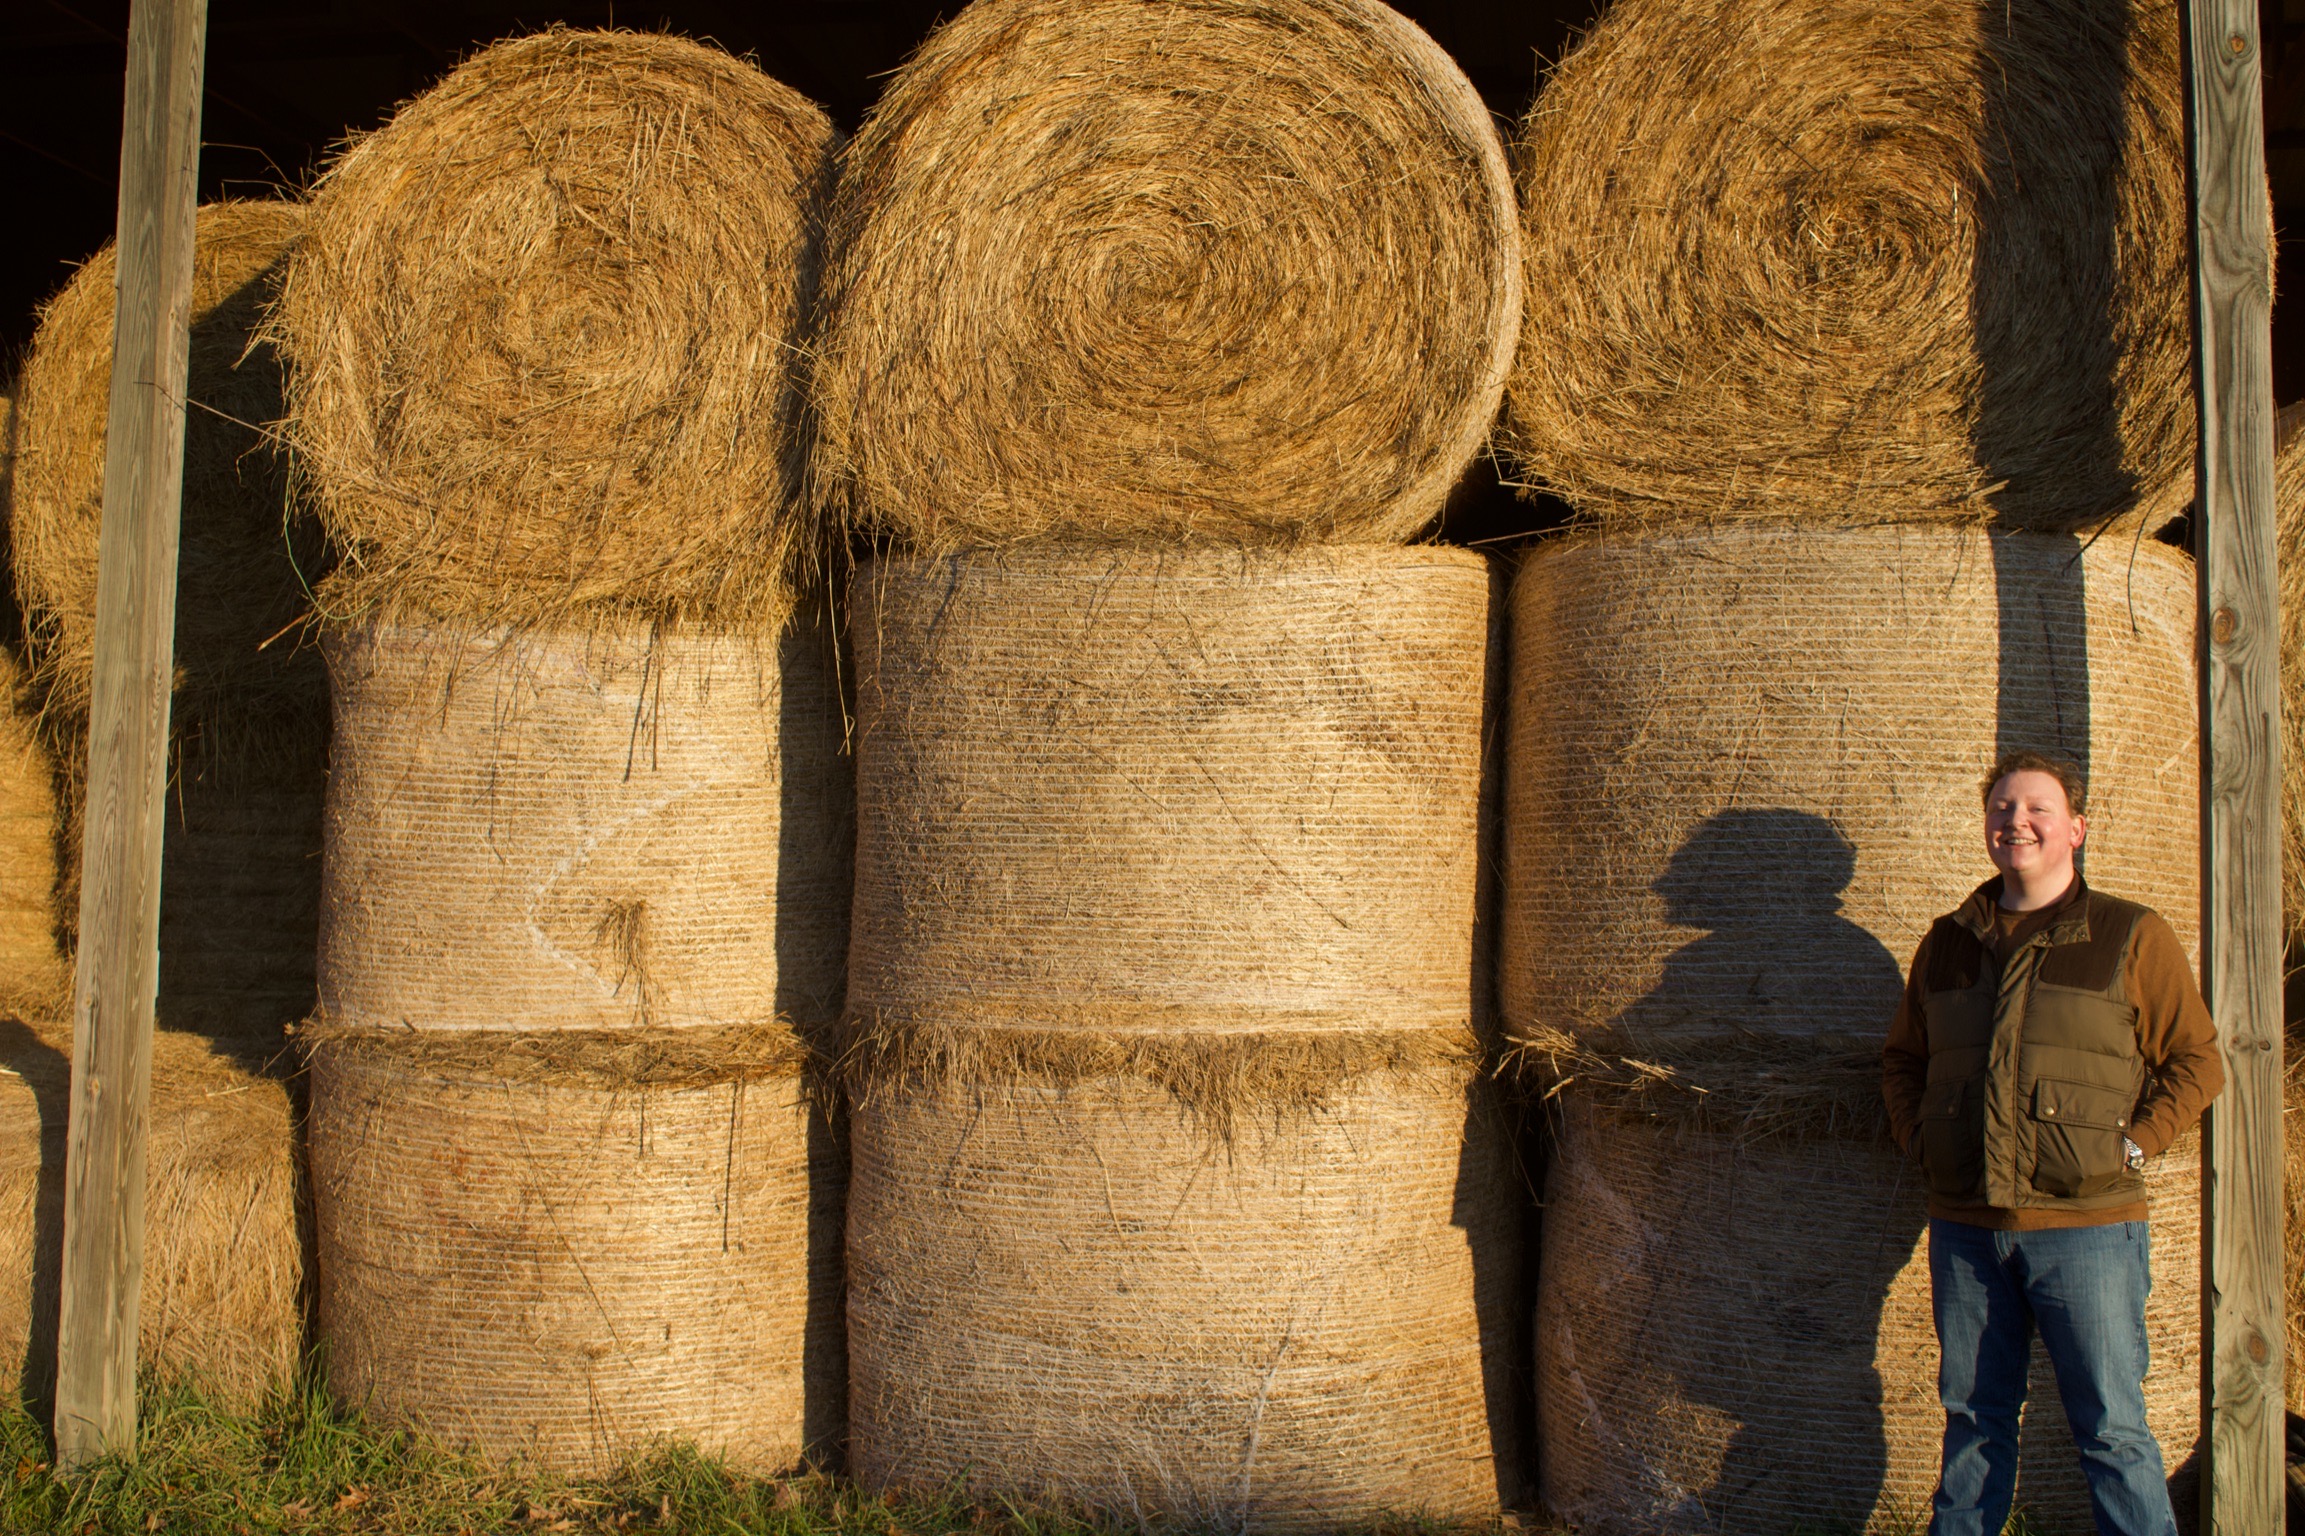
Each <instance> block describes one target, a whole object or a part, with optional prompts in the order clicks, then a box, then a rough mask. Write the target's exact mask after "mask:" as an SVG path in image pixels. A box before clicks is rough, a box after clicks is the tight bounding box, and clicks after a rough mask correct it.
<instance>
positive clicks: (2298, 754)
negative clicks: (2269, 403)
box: [2273, 405, 2305, 937]
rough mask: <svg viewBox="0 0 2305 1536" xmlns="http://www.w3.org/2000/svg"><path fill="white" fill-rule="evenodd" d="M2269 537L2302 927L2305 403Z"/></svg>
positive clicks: (2287, 910)
mask: <svg viewBox="0 0 2305 1536" xmlns="http://www.w3.org/2000/svg"><path fill="white" fill-rule="evenodd" d="M2276 435H2277V437H2278V440H2279V447H2278V449H2277V450H2276V452H2275V453H2274V456H2273V508H2274V524H2273V529H2274V531H2273V538H2274V545H2275V551H2274V552H2275V555H2276V557H2277V565H2276V580H2277V582H2278V583H2279V589H2280V632H2281V735H2282V743H2281V913H2282V919H2283V923H2284V926H2285V928H2286V930H2287V932H2288V933H2289V934H2290V935H2291V936H2292V937H2295V936H2296V935H2297V933H2298V932H2299V931H2300V930H2301V929H2305V407H2299V406H2294V405H2293V406H2291V407H2289V409H2287V410H2285V411H2283V412H2282V413H2281V420H2280V426H2279V428H2278V431H2277V434H2276Z"/></svg>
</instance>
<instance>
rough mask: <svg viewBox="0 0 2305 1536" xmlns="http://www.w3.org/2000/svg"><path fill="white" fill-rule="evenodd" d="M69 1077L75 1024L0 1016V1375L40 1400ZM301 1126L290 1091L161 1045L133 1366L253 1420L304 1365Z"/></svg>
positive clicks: (157, 1047) (156, 1044)
mask: <svg viewBox="0 0 2305 1536" xmlns="http://www.w3.org/2000/svg"><path fill="white" fill-rule="evenodd" d="M71 1081H72V1039H71V1033H70V1031H69V1030H68V1029H66V1028H65V1027H63V1026H60V1025H57V1026H51V1025H45V1024H42V1025H32V1024H27V1023H25V1022H24V1021H23V1020H22V1019H20V1018H17V1017H13V1016H0V1366H4V1367H6V1368H7V1369H9V1370H10V1371H11V1372H12V1376H11V1378H10V1382H9V1385H10V1387H11V1388H12V1389H13V1388H16V1387H19V1386H20V1387H22V1388H25V1389H27V1390H29V1391H30V1392H31V1393H32V1394H33V1395H34V1396H35V1397H38V1396H40V1395H43V1394H45V1393H46V1392H48V1391H50V1390H51V1389H52V1384H53V1375H54V1370H55V1364H56V1308H57V1297H58V1290H57V1286H58V1278H59V1275H60V1273H61V1268H62V1263H63V1251H64V1151H65V1129H66V1118H67V1111H68V1104H69V1099H70V1091H71ZM293 1119H294V1111H293V1107H292V1105H291V1103H290V1099H289V1092H288V1088H287V1085H285V1084H284V1083H281V1082H279V1081H277V1080H275V1079H272V1078H267V1077H261V1076H256V1075H252V1074H250V1073H248V1072H245V1071H243V1070H241V1069H239V1068H237V1067H234V1066H232V1065H230V1064H229V1063H227V1062H224V1061H222V1060H219V1059H217V1058H216V1057H214V1056H212V1055H211V1054H210V1052H209V1050H208V1048H207V1047H206V1046H205V1045H204V1044H202V1043H201V1042H200V1041H197V1040H193V1039H189V1038H187V1037H185V1036H183V1035H169V1034H162V1035H158V1036H155V1037H154V1039H153V1042H152V1097H151V1106H150V1109H149V1111H148V1113H147V1116H146V1119H145V1175H144V1178H145V1182H144V1190H145V1193H144V1258H143V1265H144V1279H143V1289H142V1292H141V1296H140V1300H139V1301H138V1304H137V1357H138V1360H139V1361H140V1362H141V1363H143V1364H144V1365H146V1366H149V1367H151V1368H154V1369H156V1370H158V1371H160V1372H162V1373H163V1374H166V1375H170V1376H175V1377H179V1378H187V1379H189V1380H191V1381H193V1382H195V1383H197V1384H198V1385H199V1386H200V1387H201V1388H202V1389H203V1390H204V1391H205V1392H206V1393H207V1394H208V1400H209V1401H210V1402H211V1403H214V1404H215V1405H217V1406H218V1407H220V1408H226V1409H234V1410H238V1411H242V1412H253V1411H254V1410H255V1409H257V1408H259V1407H261V1406H262V1405H263V1404H264V1402H265V1401H266V1400H267V1399H268V1398H270V1397H272V1396H273V1395H274V1394H276V1393H278V1392H280V1391H281V1390H283V1389H285V1388H287V1387H289V1386H291V1385H292V1384H293V1382H294V1379H295V1374H296V1371H297V1368H298V1366H299V1365H300V1364H301V1362H302V1360H303V1353H304V1308H305V1298H304V1279H305V1272H306V1269H305V1251H304V1232H303V1224H302V1222H301V1220H300V1219H299V1216H300V1212H299V1200H300V1185H301V1179H300V1177H299V1174H300V1169H299V1161H300V1159H299V1156H298V1150H297V1147H296V1140H295V1135H294V1128H293Z"/></svg>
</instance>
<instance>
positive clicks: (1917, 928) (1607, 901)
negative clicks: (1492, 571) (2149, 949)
mask: <svg viewBox="0 0 2305 1536" xmlns="http://www.w3.org/2000/svg"><path fill="white" fill-rule="evenodd" d="M1509 626H1510V632H1511V635H1512V648H1513V657H1512V665H1511V674H1510V682H1509V685H1508V686H1509V688H1510V692H1511V701H1510V706H1509V710H1508V714H1509V724H1508V727H1507V743H1506V750H1505V761H1506V763H1507V765H1508V768H1507V782H1506V786H1505V880H1504V886H1505V889H1504V915H1503V921H1502V924H1501V934H1500V942H1499V961H1498V963H1499V990H1500V995H1501V1000H1502V1006H1503V1011H1504V1019H1505V1026H1506V1029H1507V1031H1508V1033H1510V1034H1512V1035H1513V1036H1514V1037H1515V1038H1517V1039H1521V1040H1526V1041H1532V1042H1534V1041H1537V1040H1538V1039H1539V1038H1540V1037H1541V1036H1542V1034H1543V1032H1545V1031H1548V1030H1549V1031H1556V1032H1559V1033H1561V1034H1565V1035H1568V1036H1571V1037H1574V1040H1575V1042H1576V1044H1577V1045H1579V1046H1581V1047H1583V1048H1585V1049H1586V1050H1589V1051H1591V1052H1594V1053H1596V1054H1599V1055H1604V1056H1613V1057H1619V1058H1629V1059H1630V1060H1633V1061H1638V1062H1647V1063H1651V1064H1655V1065H1663V1066H1676V1067H1685V1068H1686V1070H1688V1071H1693V1072H1699V1073H1700V1074H1717V1073H1721V1072H1728V1073H1729V1077H1726V1078H1724V1077H1719V1076H1705V1075H1700V1076H1699V1077H1698V1078H1697V1079H1696V1086H1698V1087H1700V1088H1704V1089H1707V1090H1729V1089H1731V1088H1732V1087H1733V1086H1734V1083H1733V1081H1732V1080H1736V1079H1738V1078H1739V1074H1742V1073H1745V1072H1746V1071H1747V1069H1748V1068H1752V1069H1756V1070H1774V1069H1776V1068H1784V1069H1790V1070H1795V1071H1799V1072H1802V1073H1806V1072H1807V1071H1809V1070H1810V1069H1811V1068H1813V1067H1816V1066H1818V1065H1820V1064H1821V1063H1822V1062H1823V1061H1824V1060H1825V1059H1826V1058H1832V1057H1842V1056H1853V1055H1857V1054H1861V1053H1863V1052H1866V1051H1868V1050H1872V1051H1877V1050H1878V1049H1879V1046H1880V1043H1881V1039H1882V1037H1883V1034H1884V1032H1885V1031H1886V1030H1887V1028H1888V1023H1889V1016H1890V1014H1891V1012H1892V1011H1893V1010H1894V1009H1895V1007H1896V1003H1897V998H1898V995H1899V992H1900V989H1901V988H1902V986H1903V969H1902V968H1903V967H1904V965H1905V964H1906V963H1907V962H1908V961H1909V960H1910V959H1911V958H1912V955H1913V951H1914V948H1915V946H1916V945H1917V944H1918V943H1919V942H1920V939H1921V936H1922V934H1923V933H1924V932H1926V931H1927V928H1928V925H1929V923H1930V922H1931V921H1932V920H1933V919H1934V918H1935V917H1936V916H1937V914H1939V913H1942V912H1946V911H1950V910H1951V909H1952V908H1953V907H1955V906H1956V905H1958V904H1959V903H1960V901H1961V900H1962V899H1963V898H1964V897H1966V896H1967V895H1968V894H1969V892H1970V891H1972V890H1973V889H1975V888H1976V886H1977V885H1978V884H1979V883H1980V882H1982V881H1983V880H1985V879H1986V878H1988V877H1990V876H1991V874H1992V872H1993V869H1992V865H1991V864H1990V863H1989V862H1988V861H1987V860H1986V858H1985V853H1984V847H1983V843H1982V840H1981V833H1980V831H1979V827H1980V823H1979V816H1980V815H1981V812H1980V809H1979V807H1980V803H1981V802H1980V798H1979V785H1980V781H1981V779H1982V776H1983V775H1984V773H1985V771H1986V769H1987V768H1988V767H1989V766H1990V765H1991V763H1992V760H1993V757H1994V755H1995V753H1996V752H1997V751H1999V750H2003V749H2006V748H2014V747H2018V746H2029V747H2034V748H2037V749H2041V750H2046V751H2052V752H2060V753H2064V754H2066V755H2069V756H2072V757H2075V758H2077V759H2079V760H2081V762H2082V764H2083V766H2084V767H2085V769H2086V771H2087V774H2088V778H2089V787H2090V807H2089V809H2090V828H2089V846H2088V849H2087V852H2086V858H2085V868H2086V873H2087V876H2088V878H2089V879H2090V881H2091V882H2092V883H2094V884H2096V885H2098V886H2100V887H2102V888H2103V889H2105V890H2107V891H2110V892H2112V893H2114V894H2117V895H2121V896H2126V897H2129V898H2130V899H2132V900H2137V901H2142V902H2144V903H2146V904H2147V905H2149V906H2151V907H2153V908H2155V909H2156V910H2158V911H2159V912H2161V913H2162V914H2163V915H2164V916H2166V917H2167V918H2168V919H2169V921H2170V922H2171V924H2172V925H2174V926H2175V928H2176V930H2177V932H2178V934H2179V936H2180V937H2181V938H2184V939H2186V940H2187V942H2190V939H2191V935H2192V934H2193V932H2194V929H2195V926H2196V921H2197V918H2198V912H2199V899H2198V895H2197V880H2198V874H2199V861H2198V860H2197V859H2196V858H2195V857H2194V847H2195V844H2196V840H2197V839H2198V836H2199V822H2198V816H2199V811H2198V799H2197V791H2196V784H2197V779H2198V758H2197V754H2198V745H2197V742H2196V738H2195V728H2194V708H2195V705H2194V669H2193V630H2194V582H2193V570H2192V564H2191V562H2190V561H2188V560H2187V559H2186V558H2185V557H2184V556H2183V555H2181V554H2179V553H2178V552H2177V551H2175V550H2173V549H2170V548H2169V547H2167V546H2166V545H2163V544H2160V543H2158V542H2155V541H2153V540H2150V539H2146V540H2141V541H2137V542H2134V543H2132V542H2131V541H2130V540H2126V539H2112V538H2106V539H2100V540H2098V541H2096V542H2095V543H2094V544H2093V545H2090V546H2089V547H2088V548H2087V549H2086V550H2085V551H2084V549H2083V547H2082V541H2081V540H2080V539H2078V538H2075V537H2073V536H2070V535H2063V536H2052V535H2045V534H2035V533H2020V534H1988V533H1985V532H1983V531H1982V530H1961V529H1951V528H1941V527H1934V528H1932V527H1919V528H1916V527H1904V528H1873V529H1857V528H1837V529H1836V528H1805V527H1798V526H1775V527H1771V526H1762V525H1753V524H1748V525H1743V526H1738V527H1725V528H1720V529H1715V530H1710V531H1690V532H1687V533H1680V534H1671V535H1658V536H1652V537H1646V538H1633V537H1614V536H1612V537H1600V538H1588V539H1582V540H1573V541H1562V542H1556V543H1554V544H1552V545H1550V546H1548V547H1547V548H1546V549H1544V550H1543V551H1541V552H1540V553H1538V554H1537V555H1536V556H1534V557H1533V558H1532V559H1531V560H1530V561H1529V563H1528V564H1526V565H1525V566H1523V568H1522V570H1521V573H1520V575H1519V577H1518V579H1517V580H1516V582H1515V585H1514V588H1513V595H1512V610H1511V615H1510V620H1509ZM1596 826H1598V827H1606V828H1607V829H1608V835H1607V836H1606V837H1605V838H1599V839H1596V838H1595V837H1594V835H1593V832H1592V829H1593V828H1594V827H1596ZM1770 1042H1774V1046H1773V1047H1771V1045H1770ZM1772 1048H1773V1049H1775V1050H1776V1051H1778V1052H1780V1053H1781V1054H1779V1055H1778V1056H1777V1058H1776V1062H1775V1063H1774V1064H1773V1065H1772V1064H1770V1063H1769V1062H1768V1060H1767V1057H1768V1053H1769V1050H1770V1049H1772ZM1755 1050H1758V1051H1759V1052H1760V1055H1759V1058H1758V1059H1751V1058H1752V1052H1753V1051H1755ZM1740 1059H1744V1065H1742V1066H1740V1065H1739V1064H1738V1063H1739V1061H1740ZM1568 1069H1569V1070H1571V1071H1582V1070H1585V1068H1583V1067H1578V1066H1576V1065H1574V1064H1570V1065H1569V1068H1568ZM1742 1081H1743V1083H1744V1086H1743V1087H1741V1088H1735V1092H1736V1093H1737V1094H1739V1095H1743V1096H1744V1098H1745V1102H1744V1103H1743V1105H1742V1106H1741V1107H1740V1108H1739V1110H1738V1111H1737V1114H1738V1115H1739V1116H1740V1117H1742V1116H1743V1115H1745V1114H1747V1113H1758V1114H1760V1115H1761V1116H1762V1117H1763V1118H1764V1119H1768V1118H1773V1117H1775V1116H1776V1115H1778V1114H1779V1113H1780V1111H1781V1110H1783V1109H1784V1108H1785V1107H1786V1106H1785V1105H1783V1104H1781V1103H1779V1104H1775V1105H1772V1104H1771V1103H1770V1102H1769V1101H1770V1100H1771V1099H1772V1098H1779V1099H1781V1098H1782V1095H1777V1094H1771V1093H1767V1092H1761V1091H1759V1090H1761V1089H1763V1088H1766V1087H1767V1085H1766V1084H1763V1083H1759V1082H1756V1081H1754V1080H1752V1079H1750V1078H1749V1077H1747V1078H1743V1079H1742ZM1817 1086H1819V1087H1822V1083H1821V1081H1819V1082H1818V1083H1817ZM1748 1090H1750V1091H1748ZM1828 1097H1829V1095H1828ZM1843 1102H1846V1099H1845V1097H1844V1100H1843ZM1810 1107H1811V1108H1812V1109H1814V1108H1818V1107H1821V1105H1820V1101H1818V1100H1817V1099H1815V1098H1814V1097H1812V1099H1811V1105H1810ZM1804 1113H1806V1112H1804Z"/></svg>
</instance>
